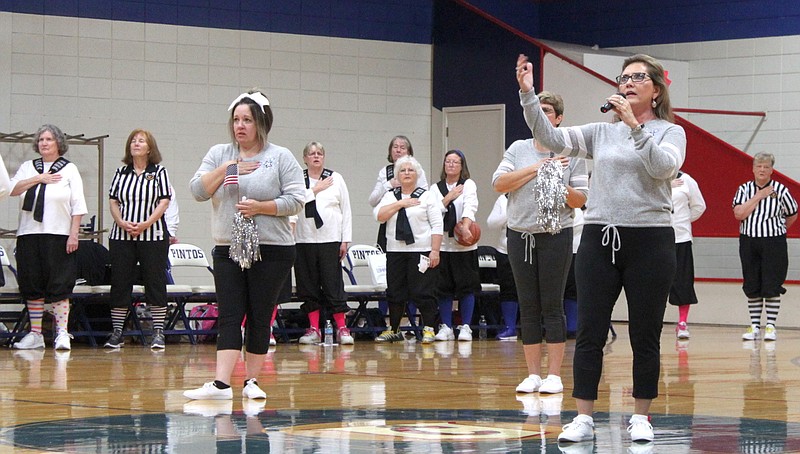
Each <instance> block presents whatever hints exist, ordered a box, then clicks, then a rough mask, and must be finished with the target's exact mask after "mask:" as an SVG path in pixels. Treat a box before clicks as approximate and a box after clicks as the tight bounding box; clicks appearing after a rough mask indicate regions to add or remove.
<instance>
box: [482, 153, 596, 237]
mask: <svg viewBox="0 0 800 454" xmlns="http://www.w3.org/2000/svg"><path fill="white" fill-rule="evenodd" d="M549 156H550V153H549V152H541V151H539V150H537V149H536V147H535V146H534V142H533V139H527V140H517V141H516V142H514V143H512V144H511V146H510V147H508V150H506V152H505V153H504V154H503V160H502V161H501V162H500V165H499V166H497V170H495V171H494V175H493V176H492V184H494V182H495V180H497V178H499V177H500V176H501V175H503V174H505V173H510V172H513V171H515V170H519V169H522V168H525V167H528V166H530V165H533V164H536V163H537V162H539V161H541V160H542V159H544V158H547V157H549ZM563 182H564V184H565V185H570V186H572V188H573V189H575V190H578V191H580V192H582V193H584V194H587V193H588V191H589V187H588V183H589V177H588V175H587V171H586V161H585V160H583V159H578V158H570V160H569V165H568V166H567V167H566V168H565V169H564V178H563ZM535 187H536V178H534V179H532V180H531V181H529V182H527V183H525V184H524V185H523V186H522V187H520V188H519V189H517V190H516V191H511V192H510V193H509V194H508V208H507V212H508V228H509V229H511V230H513V231H515V232H520V233H525V232H529V233H542V232H544V231H545V229H544V226H542V225H541V224H539V223H538V222H537V221H538V217H539V204H538V203H537V202H536V198H537V194H536V191H535V190H534V188H535ZM574 212H575V210H574V209H572V208H570V207H569V206H567V205H566V204H565V205H564V206H562V207H561V211H560V214H561V227H562V228H567V227H572V218H573V216H574V214H573V213H574ZM504 234H505V232H504Z"/></svg>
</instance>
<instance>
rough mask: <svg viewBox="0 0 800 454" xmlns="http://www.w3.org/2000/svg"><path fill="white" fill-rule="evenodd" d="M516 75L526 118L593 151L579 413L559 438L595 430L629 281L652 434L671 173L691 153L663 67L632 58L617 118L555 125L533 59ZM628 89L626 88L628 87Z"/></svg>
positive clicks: (559, 147)
mask: <svg viewBox="0 0 800 454" xmlns="http://www.w3.org/2000/svg"><path fill="white" fill-rule="evenodd" d="M516 70H517V81H518V83H519V88H520V93H519V96H520V102H521V104H522V107H523V110H524V114H525V120H526V122H527V124H528V126H529V127H530V128H531V131H532V133H533V135H534V137H536V139H537V140H538V141H540V142H541V143H542V144H543V145H545V146H546V147H547V148H548V149H550V150H556V151H557V152H558V153H559V154H562V155H565V156H574V157H586V158H589V159H594V161H595V164H594V171H593V172H592V188H591V197H589V199H588V202H587V204H586V207H587V210H586V216H585V222H586V223H585V225H584V228H583V236H582V238H581V245H580V248H579V249H578V256H577V260H576V263H575V273H576V280H577V284H578V337H577V340H576V344H575V356H574V364H573V379H574V388H573V392H572V396H573V397H575V399H576V405H577V409H578V416H576V417H575V419H573V421H572V422H571V423H569V424H567V425H565V426H564V431H563V432H562V433H561V434H560V435H559V436H558V439H559V441H565V442H580V441H589V440H592V439H593V438H594V422H593V419H592V413H593V410H594V401H595V400H596V399H597V387H598V384H599V382H600V375H601V373H602V368H603V347H604V346H605V343H606V338H607V336H608V326H609V322H610V320H611V312H612V310H613V308H614V303H615V302H616V300H617V297H618V296H619V294H620V291H621V290H622V289H623V288H624V289H625V296H626V299H627V304H628V317H629V328H628V330H629V334H630V342H631V348H632V350H633V397H634V399H635V404H634V414H633V415H632V416H631V419H630V425H629V426H628V432H629V433H630V435H631V439H632V440H633V441H635V442H651V441H652V440H653V427H652V425H650V422H649V417H648V413H649V411H650V404H651V402H652V399H654V398H656V397H657V396H658V380H659V373H660V370H659V367H660V344H659V339H660V337H661V328H662V320H663V319H664V310H665V308H666V302H667V297H668V296H669V289H670V286H671V284H672V279H673V276H674V274H675V268H676V263H675V260H676V259H675V233H674V231H673V229H672V224H671V213H670V211H671V207H672V188H671V181H672V180H673V179H674V178H675V176H676V175H677V173H678V169H680V168H681V165H682V164H683V160H684V158H685V156H686V134H685V133H684V131H683V128H681V127H680V126H677V125H675V124H674V123H673V115H672V106H671V104H670V100H669V89H668V88H667V82H666V77H665V75H664V68H663V67H662V66H661V63H659V62H658V61H657V60H656V59H654V58H652V57H650V56H647V55H634V56H632V57H629V58H627V59H626V60H625V62H624V63H623V65H622V73H621V74H620V76H619V77H617V82H618V83H619V87H618V91H619V93H621V94H615V95H612V96H610V97H609V98H608V99H607V101H608V102H609V103H610V104H611V105H612V106H613V110H614V113H615V116H616V119H617V120H618V121H616V122H613V123H592V124H587V125H583V126H573V127H567V128H558V129H556V128H554V127H553V126H552V125H551V124H550V122H549V121H548V120H547V116H546V115H545V114H544V113H543V112H542V109H541V107H540V104H539V100H538V98H537V97H536V94H535V93H534V91H533V65H532V64H531V63H530V62H528V58H527V57H526V56H524V55H520V56H519V58H518V59H517V66H516ZM623 95H624V96H623Z"/></svg>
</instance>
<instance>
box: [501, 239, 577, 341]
mask: <svg viewBox="0 0 800 454" xmlns="http://www.w3.org/2000/svg"><path fill="white" fill-rule="evenodd" d="M507 235H508V260H509V262H511V269H512V270H513V271H514V282H516V285H517V296H518V298H519V316H520V328H521V332H522V344H523V345H533V344H541V343H542V338H543V337H544V336H546V339H547V342H549V343H561V342H565V341H566V339H567V327H566V322H565V319H564V285H565V283H566V281H567V272H568V271H569V264H570V262H571V261H572V228H571V227H570V228H566V229H563V230H561V232H559V233H557V234H555V235H551V234H549V233H537V234H535V235H534V234H525V236H526V238H523V234H522V233H520V232H516V231H514V230H511V229H508V230H507ZM543 325H544V332H545V335H544V336H543V335H542V326H543Z"/></svg>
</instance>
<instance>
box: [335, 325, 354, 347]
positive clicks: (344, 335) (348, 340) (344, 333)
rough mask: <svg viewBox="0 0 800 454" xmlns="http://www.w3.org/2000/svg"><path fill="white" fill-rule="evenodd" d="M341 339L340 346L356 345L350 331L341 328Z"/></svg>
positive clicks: (339, 332) (339, 336)
mask: <svg viewBox="0 0 800 454" xmlns="http://www.w3.org/2000/svg"><path fill="white" fill-rule="evenodd" d="M337 334H338V338H339V345H353V344H355V339H353V335H352V334H350V330H349V329H347V328H339V330H338V332H337Z"/></svg>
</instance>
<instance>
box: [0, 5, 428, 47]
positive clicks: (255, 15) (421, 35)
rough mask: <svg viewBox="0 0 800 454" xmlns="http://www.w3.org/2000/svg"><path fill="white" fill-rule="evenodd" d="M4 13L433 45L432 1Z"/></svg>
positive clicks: (23, 8) (17, 8) (52, 8)
mask: <svg viewBox="0 0 800 454" xmlns="http://www.w3.org/2000/svg"><path fill="white" fill-rule="evenodd" d="M0 11H10V12H16V13H28V14H46V15H54V16H73V17H84V18H94V19H110V20H120V21H131V22H151V23H160V24H173V25H188V26H195V27H212V28H229V29H238V30H253V31H266V32H277V33H294V34H303V35H318V36H332V37H339V38H358V39H370V40H379V41H396V42H409V43H421V44H429V43H430V41H431V27H432V24H431V20H432V7H431V1H430V0H239V1H229V0H223V1H216V0H127V1H126V0H58V1H45V0H0Z"/></svg>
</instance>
